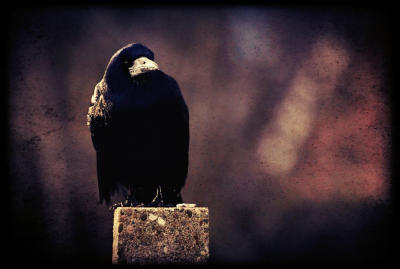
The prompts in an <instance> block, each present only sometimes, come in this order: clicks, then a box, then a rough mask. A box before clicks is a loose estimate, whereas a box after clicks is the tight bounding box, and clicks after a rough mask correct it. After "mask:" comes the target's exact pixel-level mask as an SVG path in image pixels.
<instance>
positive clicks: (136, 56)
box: [87, 43, 189, 210]
mask: <svg viewBox="0 0 400 269" xmlns="http://www.w3.org/2000/svg"><path fill="white" fill-rule="evenodd" d="M87 125H88V126H89V129H90V132H91V138H92V142H93V146H94V148H95V150H96V159H97V178H98V188H99V195H100V203H103V200H105V201H106V204H107V205H108V204H109V203H110V195H113V194H114V191H115V190H118V188H119V185H122V186H125V187H126V188H127V189H128V190H129V194H128V196H127V197H126V200H125V201H123V202H121V203H117V204H114V205H112V206H111V207H110V210H114V209H115V208H117V207H119V206H123V207H136V206H150V207H162V206H168V207H172V206H176V204H178V203H182V202H183V201H182V196H181V189H182V188H183V187H184V185H185V181H186V178H187V174H188V165H189V155H188V154H189V110H188V107H187V105H186V102H185V100H184V98H183V96H182V92H181V90H180V88H179V86H178V83H177V82H176V81H175V79H173V78H172V77H170V76H168V75H166V74H165V73H164V72H163V71H161V70H160V67H159V66H158V65H157V64H156V63H155V62H154V53H153V52H152V51H151V50H150V49H148V48H147V47H145V46H144V45H142V44H139V43H132V44H129V45H127V46H125V47H123V48H122V49H120V50H118V51H117V52H116V53H115V54H114V55H113V56H112V57H111V60H110V62H109V64H108V66H107V68H106V71H105V73H104V76H103V78H102V80H101V81H100V82H99V83H98V84H97V85H96V87H95V89H94V93H93V95H92V97H91V100H90V106H89V112H88V115H87Z"/></svg>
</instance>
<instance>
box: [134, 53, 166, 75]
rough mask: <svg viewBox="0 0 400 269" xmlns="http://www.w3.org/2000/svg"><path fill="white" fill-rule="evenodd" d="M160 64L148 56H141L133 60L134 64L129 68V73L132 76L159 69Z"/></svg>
mask: <svg viewBox="0 0 400 269" xmlns="http://www.w3.org/2000/svg"><path fill="white" fill-rule="evenodd" d="M159 69H160V68H159V67H158V65H157V64H156V63H155V62H153V61H152V60H150V59H148V58H146V57H140V58H138V59H136V60H135V61H134V62H133V65H132V66H131V67H130V68H129V74H130V75H131V77H135V76H137V75H140V74H143V73H147V72H150V71H154V70H159Z"/></svg>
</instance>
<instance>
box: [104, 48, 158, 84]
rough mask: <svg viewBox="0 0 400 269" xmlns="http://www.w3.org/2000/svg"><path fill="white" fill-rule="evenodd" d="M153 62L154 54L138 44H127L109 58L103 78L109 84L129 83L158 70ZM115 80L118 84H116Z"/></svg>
mask: <svg viewBox="0 0 400 269" xmlns="http://www.w3.org/2000/svg"><path fill="white" fill-rule="evenodd" d="M159 69H160V68H159V66H158V65H157V64H156V63H155V62H154V53H153V52H152V51H151V50H150V49H149V48H147V47H146V46H143V45H142V44H139V43H136V44H135V43H134V44H129V45H127V46H125V47H123V48H122V49H120V50H118V51H117V52H116V53H115V54H114V55H113V57H112V58H111V60H110V62H109V64H108V66H107V69H106V72H105V74H104V78H105V80H106V81H107V83H108V84H109V86H110V84H114V83H122V81H125V82H126V83H129V82H130V81H131V80H132V78H133V79H136V77H138V76H139V75H141V74H145V73H148V72H151V71H155V70H159ZM117 80H118V81H119V82H117Z"/></svg>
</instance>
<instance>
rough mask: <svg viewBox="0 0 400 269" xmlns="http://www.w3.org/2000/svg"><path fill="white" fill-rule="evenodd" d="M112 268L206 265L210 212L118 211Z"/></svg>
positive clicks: (183, 209)
mask: <svg viewBox="0 0 400 269" xmlns="http://www.w3.org/2000/svg"><path fill="white" fill-rule="evenodd" d="M113 237H114V241H113V256H112V261H113V264H137V265H151V264H206V263H207V260H208V257H209V255H210V254H209V216H208V208H206V207H195V208H183V207H180V208H177V207H171V208H156V207H150V208H121V207H120V208H117V209H116V210H115V212H114V229H113Z"/></svg>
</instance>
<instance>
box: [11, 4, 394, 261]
mask: <svg viewBox="0 0 400 269" xmlns="http://www.w3.org/2000/svg"><path fill="white" fill-rule="evenodd" d="M10 18H11V19H10V27H9V43H8V44H9V54H8V55H9V68H8V70H9V82H10V86H9V95H8V97H9V100H8V107H9V117H8V120H9V128H8V131H9V152H10V153H9V169H8V175H9V190H8V193H9V196H8V197H9V201H10V203H9V210H10V216H9V219H10V223H11V227H12V230H11V234H12V236H11V237H12V240H11V242H12V244H11V248H10V249H11V250H13V251H15V252H17V253H24V254H23V255H24V256H25V257H27V258H28V259H32V258H34V259H35V260H38V261H53V262H57V263H58V262H101V263H111V250H112V218H113V214H112V213H110V212H108V207H107V206H106V205H104V204H99V203H98V191H97V179H96V176H97V175H96V160H95V151H94V149H93V147H92V143H91V139H90V133H89V130H88V128H87V126H86V113H87V110H88V105H89V100H90V96H91V94H92V92H93V89H94V86H95V85H96V83H97V82H98V81H100V79H101V78H102V76H103V74H104V71H105V68H106V66H107V63H108V61H109V60H110V57H111V56H112V55H113V54H114V53H115V52H116V51H117V50H118V49H120V48H121V47H123V46H125V45H126V44H128V43H132V42H140V43H142V44H144V45H146V46H148V47H149V48H150V49H151V50H153V52H154V53H155V61H156V62H157V63H158V64H159V66H160V68H161V69H162V70H163V71H164V72H165V73H167V74H169V75H171V76H172V77H174V78H175V79H176V80H177V82H178V83H179V85H180V87H181V90H182V93H183V95H184V97H185V99H186V102H187V105H188V107H189V111H190V133H191V141H190V163H189V176H188V179H187V183H186V186H185V188H184V190H183V192H182V195H183V199H184V201H185V202H187V203H196V204H197V206H204V207H208V208H209V210H210V221H211V222H212V226H211V227H210V255H211V256H210V259H211V261H214V262H230V263H236V262H251V263H253V262H268V261H269V262H279V261H287V262H301V261H306V262H312V261H342V262H365V261H367V262H369V261H376V260H382V259H383V260H384V259H386V258H387V257H388V253H389V250H390V249H389V247H390V246H389V241H390V240H389V239H388V238H389V237H391V232H390V225H389V224H390V217H387V215H388V213H387V208H388V207H387V204H388V202H389V201H390V198H391V197H390V193H389V191H390V189H391V185H390V160H391V148H390V139H391V119H390V116H389V115H390V96H389V91H390V83H389V82H390V81H389V79H390V77H389V74H390V72H391V65H390V56H391V54H390V53H391V49H392V47H391V40H390V31H389V22H390V21H389V20H388V18H387V14H386V13H384V12H381V11H379V10H343V9H338V10H333V9H283V8H282V9H281V8H262V7H261V8H260V7H257V8H241V7H235V8H220V9H217V8H147V9H144V8H135V7H121V8H120V9H117V8H101V7H86V8H55V9H33V8H31V9H25V10H22V9H18V10H13V12H12V13H11V16H10ZM121 197H122V193H120V196H119V197H114V200H113V202H118V201H119V199H121Z"/></svg>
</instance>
